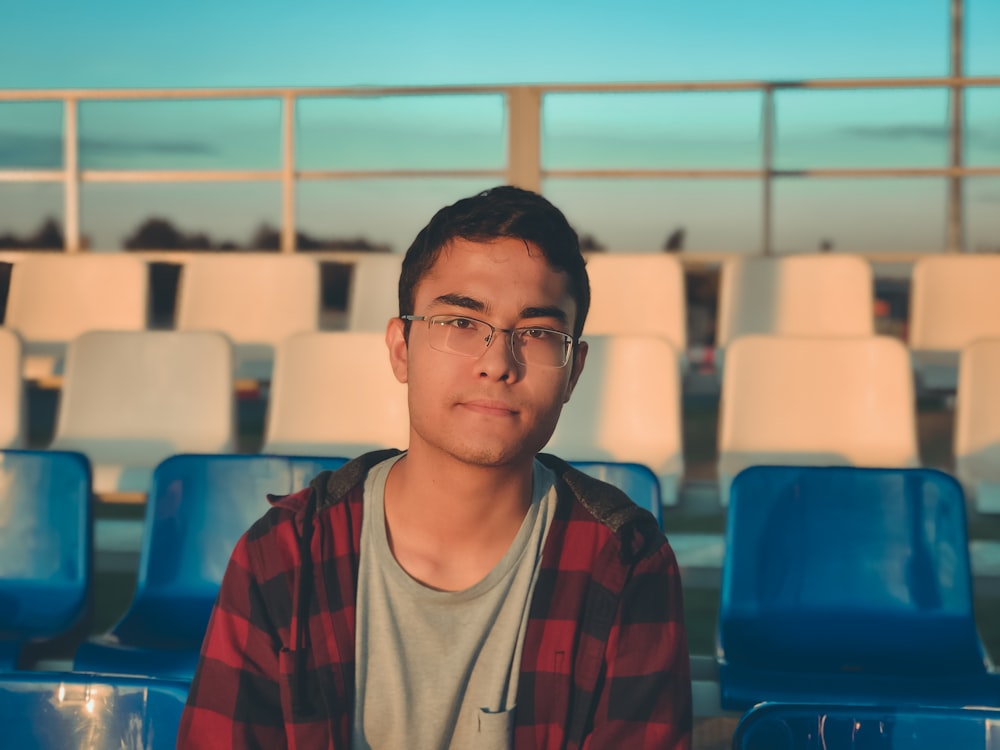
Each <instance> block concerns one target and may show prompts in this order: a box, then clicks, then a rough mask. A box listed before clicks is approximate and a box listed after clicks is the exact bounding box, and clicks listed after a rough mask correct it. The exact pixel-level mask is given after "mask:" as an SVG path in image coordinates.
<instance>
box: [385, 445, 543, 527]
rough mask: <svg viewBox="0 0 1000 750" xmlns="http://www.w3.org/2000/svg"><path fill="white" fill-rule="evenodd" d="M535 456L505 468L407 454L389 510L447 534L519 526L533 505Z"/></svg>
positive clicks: (389, 495)
mask: <svg viewBox="0 0 1000 750" xmlns="http://www.w3.org/2000/svg"><path fill="white" fill-rule="evenodd" d="M533 465H534V459H533V457H531V458H528V459H525V460H523V461H521V462H519V463H517V464H513V465H505V466H475V465H469V464H466V463H464V462H461V461H458V460H457V459H454V458H451V457H449V456H441V455H427V454H425V453H424V452H423V451H420V450H418V451H417V452H416V453H413V452H412V451H411V452H408V453H407V455H405V456H404V457H403V458H401V459H400V460H399V461H398V462H397V463H396V465H395V466H394V467H393V470H392V472H391V473H390V475H389V481H388V482H387V483H386V505H387V507H388V506H391V507H392V508H393V510H394V511H396V512H397V513H398V514H405V515H406V517H407V522H408V523H413V524H415V525H417V526H422V525H424V524H426V525H428V526H429V527H432V528H437V529H440V530H441V533H442V534H447V535H448V536H452V535H453V534H471V535H473V536H477V535H479V534H481V533H483V532H488V531H489V530H490V528H491V527H495V524H497V523H502V522H503V521H504V519H514V518H516V520H517V524H518V525H520V522H521V520H522V519H523V518H524V514H525V513H526V512H527V510H528V506H529V505H530V504H531V492H532V474H533Z"/></svg>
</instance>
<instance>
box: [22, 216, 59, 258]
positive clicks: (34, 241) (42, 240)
mask: <svg viewBox="0 0 1000 750" xmlns="http://www.w3.org/2000/svg"><path fill="white" fill-rule="evenodd" d="M28 243H29V244H28V246H29V247H37V248H45V249H54V250H58V249H61V248H62V247H63V246H64V240H63V232H62V227H61V226H60V225H59V222H58V221H56V220H55V219H53V218H52V217H51V216H50V217H47V218H46V219H45V221H43V222H42V225H41V226H40V227H38V229H37V230H36V231H35V233H34V234H33V235H32V236H31V237H30V238H29V240H28Z"/></svg>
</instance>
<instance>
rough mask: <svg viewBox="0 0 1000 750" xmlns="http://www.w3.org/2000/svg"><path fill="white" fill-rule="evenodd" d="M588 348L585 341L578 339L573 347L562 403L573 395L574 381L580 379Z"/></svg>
mask: <svg viewBox="0 0 1000 750" xmlns="http://www.w3.org/2000/svg"><path fill="white" fill-rule="evenodd" d="M589 349H590V347H589V346H588V344H587V342H586V341H578V342H577V344H576V346H574V347H573V361H572V362H570V372H569V381H568V382H567V383H566V393H565V395H564V396H563V403H564V404H565V403H568V402H569V397H570V396H572V395H573V389H574V388H576V381H578V380H579V379H580V374H581V373H582V372H583V365H584V364H585V363H586V361H587V351H588V350H589Z"/></svg>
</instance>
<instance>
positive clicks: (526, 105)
mask: <svg viewBox="0 0 1000 750" xmlns="http://www.w3.org/2000/svg"><path fill="white" fill-rule="evenodd" d="M973 87H1000V76H978V77H964V76H946V77H924V78H864V79H817V80H800V81H730V82H675V83H631V84H546V85H517V86H422V87H380V88H367V87H365V88H354V87H340V88H281V89H272V88H264V89H152V90H23V91H13V90H7V91H0V102H43V101H46V102H61V104H62V108H63V128H62V144H63V165H62V168H61V169H2V170H0V182H8V183H38V182H51V183H62V185H63V200H64V224H65V226H64V237H65V249H66V251H68V252H76V251H78V250H79V249H80V247H81V232H80V225H81V222H80V211H81V203H80V189H81V185H82V184H85V183H168V182H247V181H275V182H279V183H280V184H281V206H282V209H281V217H282V218H281V250H282V251H283V252H294V251H295V249H296V185H297V184H298V183H299V182H302V181H309V180H346V179H356V178H376V179H377V178H426V177H497V178H499V179H502V180H503V181H505V182H507V183H509V184H513V185H519V186H521V187H524V188H528V189H531V190H536V191H540V190H541V189H542V183H543V181H544V180H545V179H547V178H591V179H592V178H598V179H622V178H624V179H649V178H659V179H701V178H736V179H747V180H759V181H760V182H761V185H762V200H761V238H760V247H761V252H762V253H763V254H765V255H767V254H771V253H772V251H773V236H772V226H773V212H774V208H773V201H772V188H773V182H774V180H775V179H776V178H787V177H797V178H880V177H916V178H922V177H938V178H942V177H943V178H948V179H949V181H950V186H951V189H950V191H949V193H948V239H947V250H949V251H961V250H962V249H963V246H964V237H963V231H962V227H963V207H962V189H961V188H962V180H963V179H964V178H966V177H971V176H1000V165H997V166H978V167H969V166H965V165H964V164H963V160H962V154H963V121H962V110H963V107H962V95H963V93H964V91H965V90H967V89H969V88H973ZM935 88H936V89H944V90H947V91H948V92H949V95H950V103H951V106H950V107H949V120H948V129H949V136H950V150H949V151H950V157H949V163H948V165H947V166H942V167H912V168H906V167H851V168H817V169H796V170H787V169H779V168H777V167H776V166H775V159H774V143H775V132H776V127H777V124H776V113H775V103H774V100H775V94H776V93H777V92H780V91H784V90H791V89H798V90H803V89H810V90H826V91H829V90H863V89H892V90H899V89H935ZM748 91H755V92H759V93H761V94H762V111H761V155H760V167H759V168H757V169H724V168H721V169H720V168H706V169H670V168H664V169H661V168H645V169H643V168H622V169H614V168H609V169H548V168H546V167H545V165H544V161H543V157H542V148H541V144H542V113H543V107H544V99H545V97H546V96H548V95H552V94H603V93H607V94H613V93H632V94H641V93H648V94H656V93H667V92H748ZM483 94H494V95H496V94H499V95H501V96H502V97H503V98H504V101H505V105H506V108H505V109H506V132H507V151H506V153H507V159H506V164H505V165H504V167H503V168H502V169H362V170H346V169H341V170H336V169H301V168H299V167H298V166H297V164H296V158H295V154H296V141H295V121H296V112H297V105H298V103H299V101H300V100H302V99H306V98H309V99H316V98H328V99H329V98H350V99H358V98H384V97H399V96H403V97H427V96H436V95H449V96H454V95H483ZM237 99H243V100H247V99H257V100H259V99H271V100H278V101H280V102H281V109H282V126H281V166H280V168H279V169H264V170H261V169H254V170H241V169H227V170H219V169H198V170H191V169H177V170H170V169H157V170H138V169H136V170H132V169H128V170H116V169H91V168H88V169H81V167H80V153H79V151H80V145H79V122H78V116H79V108H80V105H81V103H83V102H92V101H104V102H107V101H117V102H124V101H169V100H175V101H176V100H237Z"/></svg>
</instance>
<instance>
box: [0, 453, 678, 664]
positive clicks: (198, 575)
mask: <svg viewBox="0 0 1000 750" xmlns="http://www.w3.org/2000/svg"><path fill="white" fill-rule="evenodd" d="M346 460H347V459H345V458H341V457H332V458H314V457H305V456H291V457H290V456H271V455H258V454H254V455H232V454H215V455H202V454H199V455H191V454H188V455H175V456H171V457H169V458H167V459H166V460H164V461H163V462H161V463H160V464H159V465H158V466H157V467H156V469H155V471H154V473H153V479H152V489H151V492H150V495H149V499H148V501H147V504H146V514H145V522H144V526H143V537H142V542H141V549H140V560H139V569H138V575H137V585H136V590H135V594H134V596H133V599H132V602H131V604H130V606H129V608H128V610H127V612H126V613H125V614H124V616H123V617H122V618H121V620H120V621H119V622H118V623H117V624H116V625H115V626H114V627H113V628H112V630H111V631H110V632H109V633H107V634H106V635H103V636H99V637H95V638H91V639H88V640H86V641H84V642H83V643H81V644H80V645H79V646H78V647H77V648H75V649H74V650H75V656H74V668H75V670H76V671H81V672H99V673H100V672H103V673H108V672H111V673H120V674H136V675H154V676H158V677H161V678H164V679H182V680H190V679H191V677H192V675H193V674H194V668H195V665H196V663H197V658H198V650H199V648H200V646H201V641H202V638H203V636H204V632H205V628H206V625H207V623H208V617H209V614H210V612H211V608H212V604H213V603H214V601H215V596H216V594H217V592H218V588H219V585H220V583H221V581H222V574H223V572H224V571H225V568H226V565H227V563H228V561H229V555H230V553H231V552H232V549H233V547H234V546H235V544H236V541H237V539H238V538H239V537H240V535H241V534H242V533H243V532H244V531H246V530H247V529H248V528H249V527H250V525H251V524H252V523H253V522H254V521H256V520H257V519H258V518H260V517H261V516H263V515H264V513H265V512H266V510H267V508H268V503H267V497H268V495H285V494H288V493H289V492H292V491H294V490H297V489H300V488H302V487H306V486H307V485H308V484H309V482H310V481H311V480H312V479H313V478H314V477H316V476H317V475H319V474H320V472H322V471H325V470H332V469H336V468H339V467H340V466H341V465H343V464H344V463H345V462H346ZM577 466H578V467H579V468H580V469H581V470H583V471H585V472H588V473H590V474H592V475H594V476H597V477H599V478H602V479H605V480H606V481H610V482H612V483H613V484H615V485H616V486H619V487H621V488H622V489H623V490H624V491H625V492H627V493H628V494H629V495H630V496H631V497H632V498H633V499H635V500H636V502H640V503H643V504H644V505H645V506H646V507H647V508H648V509H649V510H650V511H652V512H653V513H654V514H655V515H656V517H657V519H658V520H659V515H658V513H659V509H660V498H659V487H658V484H657V480H656V476H655V475H654V474H653V473H652V472H651V471H650V470H649V469H648V468H646V467H643V466H639V465H634V464H611V463H580V464H577ZM0 480H2V481H0V602H3V603H4V607H2V608H0V673H2V672H4V671H10V670H13V669H15V668H16V667H17V666H18V665H19V663H21V662H22V661H23V660H22V651H23V647H24V645H25V644H28V643H31V642H32V641H37V640H52V639H54V638H56V637H57V636H61V635H65V634H68V633H71V632H72V631H74V630H75V629H76V628H78V626H80V625H81V624H83V625H84V629H85V630H86V625H87V624H86V622H85V620H86V619H87V617H88V612H89V607H90V604H91V600H92V594H93V592H92V586H93V567H94V566H93V556H94V549H93V547H94V545H93V525H94V518H93V510H92V503H91V501H90V497H91V485H90V481H91V475H90V466H89V463H88V461H87V460H86V457H85V456H83V455H82V454H80V453H75V452H71V451H16V450H13V451H0Z"/></svg>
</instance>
